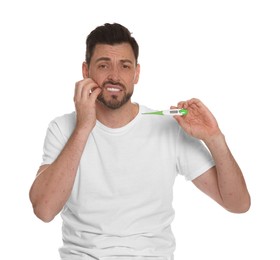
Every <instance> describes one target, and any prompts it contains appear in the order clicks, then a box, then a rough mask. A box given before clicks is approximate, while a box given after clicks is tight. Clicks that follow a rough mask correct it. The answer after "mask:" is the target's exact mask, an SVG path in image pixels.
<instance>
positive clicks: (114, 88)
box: [104, 82, 124, 93]
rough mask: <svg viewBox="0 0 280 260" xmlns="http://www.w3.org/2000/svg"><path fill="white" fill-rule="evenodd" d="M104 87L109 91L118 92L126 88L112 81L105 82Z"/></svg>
mask: <svg viewBox="0 0 280 260" xmlns="http://www.w3.org/2000/svg"><path fill="white" fill-rule="evenodd" d="M104 89H105V90H107V91H108V92H113V93H118V92H121V91H123V90H124V87H123V86H122V85H121V84H116V83H115V84H113V83H111V82H107V84H104Z"/></svg>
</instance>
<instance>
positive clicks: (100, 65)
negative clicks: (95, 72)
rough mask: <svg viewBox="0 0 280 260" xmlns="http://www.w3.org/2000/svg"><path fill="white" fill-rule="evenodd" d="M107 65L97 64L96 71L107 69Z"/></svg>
mask: <svg viewBox="0 0 280 260" xmlns="http://www.w3.org/2000/svg"><path fill="white" fill-rule="evenodd" d="M108 67H109V66H108V64H106V63H100V64H98V69H102V70H103V69H108Z"/></svg>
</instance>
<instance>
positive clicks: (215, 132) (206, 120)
mask: <svg viewBox="0 0 280 260" xmlns="http://www.w3.org/2000/svg"><path fill="white" fill-rule="evenodd" d="M178 108H186V109H188V110H189V113H188V115H186V116H184V117H180V116H176V117H175V119H176V120H177V122H178V123H179V124H180V125H181V127H182V128H183V129H184V131H185V132H187V133H188V134H189V135H191V136H193V137H195V138H198V139H201V140H202V141H203V142H204V143H205V144H206V146H207V147H208V149H209V151H210V153H211V154H212V156H213V159H214V161H215V163H216V166H215V167H212V168H211V169H209V170H208V171H206V172H205V173H204V174H202V175H201V176H199V177H197V178H196V179H195V180H193V183H194V184H195V186H196V187H198V188H199V189H200V190H201V191H203V192H204V193H205V194H207V195H208V196H210V197H211V198H212V199H214V200H215V201H216V202H217V203H219V204H220V205H222V206H223V207H224V208H225V209H227V210H229V211H231V212H235V213H242V212H246V211H247V210H248V209H249V208H250V195H249V192H248V190H247V187H246V183H245V180H244V177H243V174H242V171H241V169H240V168H239V166H238V164H237V162H236V161H235V159H234V157H233V155H232V154H231V152H230V149H229V147H228V146H227V143H226V140H225V137H224V135H223V134H222V132H221V130H220V129H219V127H218V124H217V121H216V119H215V118H214V116H213V115H212V114H211V112H210V111H209V110H208V108H207V107H206V106H205V105H204V104H203V103H202V102H201V101H200V100H198V99H191V100H189V101H186V102H179V103H178Z"/></svg>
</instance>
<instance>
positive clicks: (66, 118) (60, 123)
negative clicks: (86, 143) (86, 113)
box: [49, 112, 76, 135]
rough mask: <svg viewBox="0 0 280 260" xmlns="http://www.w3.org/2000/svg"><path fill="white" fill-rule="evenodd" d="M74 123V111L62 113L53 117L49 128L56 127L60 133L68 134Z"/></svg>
mask: <svg viewBox="0 0 280 260" xmlns="http://www.w3.org/2000/svg"><path fill="white" fill-rule="evenodd" d="M75 125H76V112H72V113H68V114H64V115H61V116H58V117H56V118H54V119H53V120H52V121H51V122H50V124H49V128H50V129H51V128H56V129H58V130H59V131H60V132H61V133H62V134H65V135H69V134H71V133H72V131H73V130H74V128H75Z"/></svg>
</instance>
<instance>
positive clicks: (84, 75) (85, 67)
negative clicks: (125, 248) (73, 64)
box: [82, 61, 89, 79]
mask: <svg viewBox="0 0 280 260" xmlns="http://www.w3.org/2000/svg"><path fill="white" fill-rule="evenodd" d="M82 71H83V77H84V79H86V78H88V73H89V72H88V65H87V63H86V62H85V61H84V62H83V65H82Z"/></svg>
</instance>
